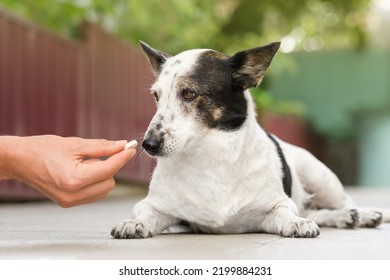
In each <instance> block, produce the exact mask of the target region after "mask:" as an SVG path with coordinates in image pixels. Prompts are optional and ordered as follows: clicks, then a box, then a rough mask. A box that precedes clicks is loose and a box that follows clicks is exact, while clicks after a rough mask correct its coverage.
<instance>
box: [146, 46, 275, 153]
mask: <svg viewBox="0 0 390 280" xmlns="http://www.w3.org/2000/svg"><path fill="white" fill-rule="evenodd" d="M279 45H280V43H272V44H269V45H266V46H263V47H258V48H254V49H250V50H245V51H241V52H238V53H236V54H235V55H233V56H230V57H229V56H227V55H225V54H222V53H220V52H217V51H214V50H206V49H195V50H189V51H185V52H182V53H179V54H178V55H176V56H171V55H168V54H166V53H164V52H161V51H159V50H156V49H153V48H151V47H150V46H148V45H147V44H145V43H143V42H141V47H142V49H143V51H144V52H145V53H146V55H147V56H148V58H149V61H150V63H151V65H152V69H153V72H154V74H155V76H156V81H155V83H154V84H153V85H152V88H151V93H152V95H153V97H154V98H155V100H156V103H157V112H156V114H155V115H154V117H153V119H152V121H151V122H150V125H149V127H148V129H147V131H146V133H145V138H144V141H143V144H142V147H143V148H144V149H145V150H146V151H147V153H148V154H150V155H152V156H157V157H168V156H172V155H177V154H179V153H181V152H183V151H185V150H186V149H191V148H192V147H193V145H194V144H195V143H197V142H198V141H199V140H200V139H201V138H202V137H204V136H205V135H206V134H208V133H209V132H210V130H215V129H217V130H222V131H226V132H229V131H235V130H238V129H239V128H240V127H241V126H242V125H243V123H244V122H245V120H246V118H247V110H248V104H247V100H246V98H245V96H244V91H245V90H246V89H249V88H251V87H256V86H258V85H259V84H260V82H261V80H262V78H263V75H264V72H265V71H266V70H267V68H268V66H269V65H270V63H271V61H272V58H273V57H274V55H275V53H276V52H277V50H278V48H279Z"/></svg>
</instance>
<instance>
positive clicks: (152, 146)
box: [142, 137, 163, 156]
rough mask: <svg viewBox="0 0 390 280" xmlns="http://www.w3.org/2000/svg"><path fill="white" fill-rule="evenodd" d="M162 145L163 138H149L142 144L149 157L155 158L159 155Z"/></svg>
mask: <svg viewBox="0 0 390 280" xmlns="http://www.w3.org/2000/svg"><path fill="white" fill-rule="evenodd" d="M162 143H163V139H162V138H157V137H147V138H145V139H144V141H143V142H142V148H144V149H145V151H146V152H147V153H148V154H149V155H151V156H155V155H157V154H158V153H159V151H160V149H161V147H162Z"/></svg>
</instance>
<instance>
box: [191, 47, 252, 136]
mask: <svg viewBox="0 0 390 280" xmlns="http://www.w3.org/2000/svg"><path fill="white" fill-rule="evenodd" d="M227 59H228V57H227V56H226V55H224V54H222V53H219V52H216V51H207V52H205V53H203V54H202V55H201V56H200V57H199V58H198V60H197V62H196V65H195V68H194V70H193V71H192V72H191V73H190V74H189V75H188V77H187V78H188V82H189V83H191V84H192V85H193V87H194V88H193V90H194V91H195V94H196V98H195V99H194V103H195V106H194V108H195V110H196V115H197V116H198V117H199V118H200V119H201V120H202V121H203V123H204V124H206V125H207V126H208V127H209V128H216V129H220V130H226V131H231V130H237V129H239V128H240V127H241V125H242V124H243V123H244V121H245V120H246V116H247V101H246V99H245V97H244V94H243V90H242V89H239V88H236V87H234V86H233V84H232V80H231V69H230V67H229V64H228V61H227Z"/></svg>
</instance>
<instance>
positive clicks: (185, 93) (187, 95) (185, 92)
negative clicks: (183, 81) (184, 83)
mask: <svg viewBox="0 0 390 280" xmlns="http://www.w3.org/2000/svg"><path fill="white" fill-rule="evenodd" d="M181 96H182V97H183V98H184V99H185V100H186V101H191V100H194V98H195V92H193V91H192V90H189V89H182V90H181Z"/></svg>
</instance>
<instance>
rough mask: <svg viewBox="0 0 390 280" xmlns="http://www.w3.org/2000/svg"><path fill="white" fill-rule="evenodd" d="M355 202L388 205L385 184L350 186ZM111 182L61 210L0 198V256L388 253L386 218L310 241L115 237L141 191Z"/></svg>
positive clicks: (365, 255) (291, 256) (310, 256)
mask: <svg viewBox="0 0 390 280" xmlns="http://www.w3.org/2000/svg"><path fill="white" fill-rule="evenodd" d="M348 191H349V192H350V193H351V195H352V196H353V197H354V198H355V200H356V201H357V202H359V203H360V205H362V206H373V205H374V206H378V207H386V206H387V207H388V208H390V189H388V190H385V189H368V188H367V189H357V188H354V189H349V190H348ZM144 195H145V194H144V190H143V189H140V188H132V189H131V191H130V190H129V188H127V189H124V188H118V189H117V190H116V191H115V192H114V194H113V195H112V196H111V197H110V198H108V199H106V200H104V201H102V202H98V203H94V204H91V205H85V206H79V207H75V208H70V209H62V208H60V207H58V206H56V205H54V204H53V203H50V202H35V203H24V204H0V259H273V260H275V259H390V224H384V225H381V226H380V227H379V228H377V229H356V230H340V229H326V228H323V229H322V231H321V235H320V236H319V237H318V238H314V239H297V238H281V237H279V236H277V235H271V234H242V235H206V234H200V235H193V234H177V235H160V236H157V237H155V238H150V239H144V240H116V239H112V238H111V237H110V230H111V227H112V226H113V225H115V224H116V222H117V221H119V220H122V219H125V218H128V217H129V213H130V211H131V209H132V206H133V205H134V203H136V202H137V201H138V200H139V199H141V198H142V197H143V196H144Z"/></svg>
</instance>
